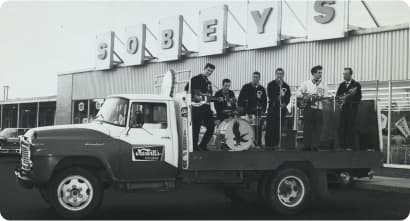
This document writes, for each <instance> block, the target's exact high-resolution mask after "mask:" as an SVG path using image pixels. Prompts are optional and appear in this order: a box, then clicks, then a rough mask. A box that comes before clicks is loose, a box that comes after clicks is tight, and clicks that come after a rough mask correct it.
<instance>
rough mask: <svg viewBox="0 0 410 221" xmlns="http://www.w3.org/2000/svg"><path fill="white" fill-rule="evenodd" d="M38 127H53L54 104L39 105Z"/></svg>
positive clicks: (43, 103) (44, 103)
mask: <svg viewBox="0 0 410 221" xmlns="http://www.w3.org/2000/svg"><path fill="white" fill-rule="evenodd" d="M39 105H40V106H39V116H38V118H39V119H38V126H39V127H41V126H49V125H54V117H55V110H56V102H42V103H39Z"/></svg>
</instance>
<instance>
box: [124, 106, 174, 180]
mask: <svg viewBox="0 0 410 221" xmlns="http://www.w3.org/2000/svg"><path fill="white" fill-rule="evenodd" d="M138 111H139V112H140V113H141V112H142V117H143V122H144V123H143V124H142V127H141V125H140V126H137V125H135V124H137V119H136V118H137V117H138V115H137V114H136V113H137V112H138ZM129 116H130V118H129V122H128V127H127V130H125V131H124V133H123V134H122V135H121V139H122V140H123V141H125V143H124V144H123V146H122V147H121V156H122V157H121V163H120V164H121V170H120V171H121V172H120V175H121V179H125V180H138V179H144V180H157V179H167V178H170V179H171V178H175V176H176V173H177V167H178V161H177V159H174V158H175V154H174V151H177V149H176V148H174V147H173V139H178V138H177V137H175V138H173V136H172V134H173V133H172V131H171V130H172V127H171V121H170V119H171V118H170V117H169V116H170V108H169V107H168V105H167V102H166V101H164V102H132V103H131V106H130V114H129ZM139 117H141V115H139Z"/></svg>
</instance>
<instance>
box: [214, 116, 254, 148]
mask: <svg viewBox="0 0 410 221" xmlns="http://www.w3.org/2000/svg"><path fill="white" fill-rule="evenodd" d="M217 133H218V137H223V139H222V140H223V143H225V144H226V145H227V146H228V147H229V148H230V149H231V150H232V151H243V150H247V149H249V148H250V147H251V146H252V144H253V141H254V131H253V128H252V126H251V125H250V124H249V123H248V122H247V121H246V120H243V119H240V118H233V119H227V120H224V121H223V122H222V123H221V124H220V125H219V127H218V130H217Z"/></svg>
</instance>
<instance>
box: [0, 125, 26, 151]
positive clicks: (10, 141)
mask: <svg viewBox="0 0 410 221" xmlns="http://www.w3.org/2000/svg"><path fill="white" fill-rule="evenodd" d="M28 130H29V129H28V128H4V129H3V130H2V131H1V132H0V154H20V140H19V136H20V135H24V134H25V133H26V132H27V131H28Z"/></svg>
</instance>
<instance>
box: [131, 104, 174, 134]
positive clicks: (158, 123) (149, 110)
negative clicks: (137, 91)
mask: <svg viewBox="0 0 410 221" xmlns="http://www.w3.org/2000/svg"><path fill="white" fill-rule="evenodd" d="M136 111H142V112H143V115H144V126H143V127H144V128H147V129H167V127H168V118H167V105H166V104H165V103H149V102H136V103H132V105H131V118H130V125H134V124H135V122H136V120H135V119H136V116H135V112H136Z"/></svg>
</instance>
